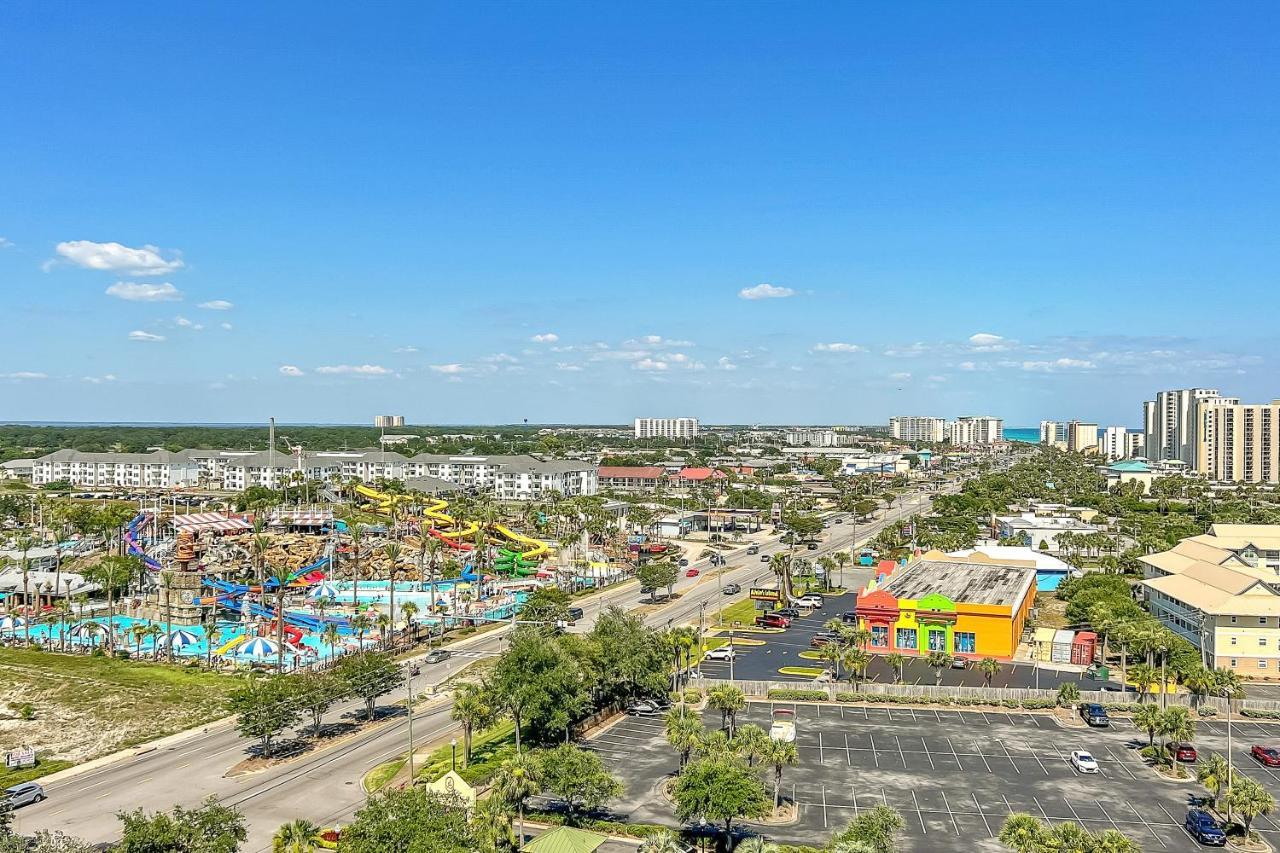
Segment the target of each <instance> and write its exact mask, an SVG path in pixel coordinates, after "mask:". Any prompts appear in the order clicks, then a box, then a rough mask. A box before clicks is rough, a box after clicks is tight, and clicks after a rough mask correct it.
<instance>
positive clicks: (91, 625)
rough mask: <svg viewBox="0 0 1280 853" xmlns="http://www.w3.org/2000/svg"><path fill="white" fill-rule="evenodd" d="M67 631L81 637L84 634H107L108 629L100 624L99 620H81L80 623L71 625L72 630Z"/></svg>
mask: <svg viewBox="0 0 1280 853" xmlns="http://www.w3.org/2000/svg"><path fill="white" fill-rule="evenodd" d="M67 633H68V634H70V635H71V636H73V637H79V636H81V635H83V634H92V633H97V634H105V633H107V629H106V627H105V626H103V625H100V624H98V623H97V622H81V623H80V624H79V625H73V626H71V630H70V631H68V632H67Z"/></svg>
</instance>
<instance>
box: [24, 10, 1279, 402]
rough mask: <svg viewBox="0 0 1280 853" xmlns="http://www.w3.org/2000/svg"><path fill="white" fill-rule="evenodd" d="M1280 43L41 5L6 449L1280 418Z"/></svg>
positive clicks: (875, 21)
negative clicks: (317, 426) (559, 431)
mask: <svg viewBox="0 0 1280 853" xmlns="http://www.w3.org/2000/svg"><path fill="white" fill-rule="evenodd" d="M1278 25H1280V7H1277V6H1276V5H1275V4H1257V5H1247V4H1231V3H1224V4H1195V3H1167V2H1162V3H1146V4H1144V3H1125V4H1103V3H1095V4H1089V3H1070V4H1067V3H1063V4H1058V5H1054V4H1047V3H1034V4H1026V3H1008V4H994V3H992V4H952V3H938V4H930V3H918V4H889V3H885V4H880V5H878V6H877V5H874V4H834V3H807V4H783V3H775V4H763V3H761V4H719V3H717V4H706V3H703V4H697V3H695V4H690V3H673V4H656V3H646V4H632V5H631V6H630V7H629V8H627V7H624V5H623V4H598V3H595V4H593V3H581V4H563V5H561V4H552V3H531V4H523V5H520V4H496V3H495V4H474V3H459V4H425V3H412V4H410V3H405V4H393V3H379V4H367V5H366V6H344V7H338V6H331V5H329V4H302V3H297V4H291V3H270V4H261V5H259V6H255V7H252V8H250V7H249V6H246V5H244V4H214V3H207V4H196V3H192V4H163V3H155V4H148V3H128V4H96V5H93V4H74V3H67V4H49V3H38V2H35V3H21V2H19V3H11V4H7V5H6V6H5V8H4V9H3V10H0V81H3V84H4V86H3V88H4V100H3V115H4V120H3V121H0V238H3V242H2V243H0V245H2V248H0V292H2V293H3V295H4V304H5V315H6V320H7V322H6V323H5V324H4V325H5V331H4V334H3V335H2V336H0V418H4V419H12V420H37V419H58V420H165V421H169V420H181V421H223V422H226V421H251V420H252V421H259V420H263V419H265V418H266V417H267V416H268V415H275V416H276V417H277V418H279V419H281V420H285V421H320V422H325V421H328V422H366V421H367V420H368V419H369V418H370V417H372V415H373V414H375V413H378V412H384V411H385V412H397V413H404V414H405V415H407V416H408V417H409V419H410V420H411V421H415V422H512V421H519V420H521V419H524V418H528V419H529V420H530V422H561V421H587V422H622V421H625V420H629V419H630V418H632V417H634V416H636V415H685V414H689V415H696V416H699V417H701V418H703V419H704V420H706V421H710V422H772V423H776V422H794V423H805V422H814V423H869V422H877V421H880V422H883V421H884V420H885V419H887V418H888V416H889V415H891V414H906V413H910V414H937V415H946V416H952V415H956V414H964V413H990V414H995V415H1000V416H1003V417H1004V418H1005V419H1006V422H1007V423H1010V424H1013V425H1025V424H1034V423H1035V422H1036V421H1038V420H1039V419H1041V418H1069V417H1080V418H1084V419H1097V420H1099V421H1101V422H1104V423H1127V424H1130V425H1137V423H1138V421H1139V419H1140V402H1141V400H1142V399H1144V398H1146V397H1148V396H1150V395H1151V394H1152V393H1153V392H1154V391H1156V390H1157V389H1160V388H1174V387H1189V386H1193V385H1208V386H1212V387H1219V388H1222V389H1223V390H1224V391H1227V392H1230V393H1232V394H1235V395H1238V396H1241V397H1244V398H1247V399H1248V400H1250V401H1261V400H1270V399H1271V398H1272V397H1280V369H1278V368H1280V364H1278V361H1280V359H1277V356H1276V355H1275V354H1274V343H1273V339H1274V329H1273V327H1274V322H1273V320H1274V317H1275V316H1276V311H1277V308H1278V307H1280V306H1278V305H1277V302H1278V301H1280V299H1278V297H1277V295H1276V294H1277V292H1278V283H1280V253H1278V252H1277V248H1278V246H1277V230H1276V223H1277V222H1280V100H1278V99H1277V98H1276V97H1275V93H1276V92H1277V91H1280V58H1278V57H1277V55H1276V52H1275V51H1274V44H1273V42H1272V38H1273V36H1274V33H1275V32H1276V31H1277V26H1278ZM753 296H754V297H758V298H747V297H753ZM1254 317H1256V318H1258V319H1259V321H1260V322H1249V320H1250V318H1254ZM1267 318H1271V319H1267Z"/></svg>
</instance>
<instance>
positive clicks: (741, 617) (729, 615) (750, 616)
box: [716, 598, 758, 628]
mask: <svg viewBox="0 0 1280 853" xmlns="http://www.w3.org/2000/svg"><path fill="white" fill-rule="evenodd" d="M757 612H758V611H757V610H756V603H755V602H754V601H752V600H751V599H749V598H748V599H744V600H742V601H735V602H734V603H733V604H730V605H729V606H728V607H726V608H724V611H723V612H722V614H721V619H720V621H719V622H717V623H716V627H719V628H732V627H734V624H733V623H734V622H737V623H739V624H741V625H752V624H754V623H755V621H756V613H757Z"/></svg>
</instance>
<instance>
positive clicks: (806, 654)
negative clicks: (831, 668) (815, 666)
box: [798, 649, 822, 660]
mask: <svg viewBox="0 0 1280 853" xmlns="http://www.w3.org/2000/svg"><path fill="white" fill-rule="evenodd" d="M798 657H802V658H804V659H805V660H822V653H821V652H815V651H814V650H813V649H806V650H805V651H803V652H801V653H800V654H799V655H798Z"/></svg>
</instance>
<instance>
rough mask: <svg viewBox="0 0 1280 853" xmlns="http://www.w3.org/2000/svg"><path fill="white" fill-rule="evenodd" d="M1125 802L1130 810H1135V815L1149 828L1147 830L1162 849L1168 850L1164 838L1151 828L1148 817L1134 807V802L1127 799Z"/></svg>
mask: <svg viewBox="0 0 1280 853" xmlns="http://www.w3.org/2000/svg"><path fill="white" fill-rule="evenodd" d="M1124 804H1125V805H1126V806H1128V807H1129V811H1131V812H1133V814H1134V817H1136V818H1137V819H1138V820H1139V821H1141V822H1142V825H1143V826H1145V827H1146V828H1147V832H1149V833H1151V837H1152V838H1154V839H1155V840H1156V843H1157V844H1159V845H1160V848H1161V849H1162V850H1168V849H1169V848H1168V845H1166V844H1165V843H1164V840H1163V839H1161V838H1160V836H1159V835H1158V834H1156V831H1155V830H1154V829H1152V828H1151V824H1149V823H1147V819H1146V818H1145V817H1143V816H1142V814H1141V813H1140V812H1139V811H1138V810H1137V809H1135V808H1134V807H1133V803H1131V802H1129V801H1128V800H1125V801H1124Z"/></svg>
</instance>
